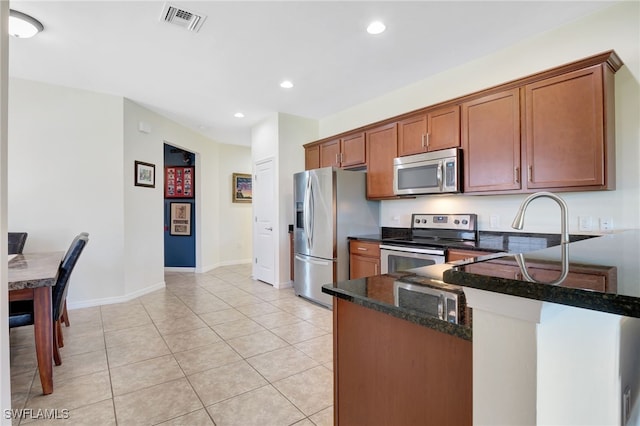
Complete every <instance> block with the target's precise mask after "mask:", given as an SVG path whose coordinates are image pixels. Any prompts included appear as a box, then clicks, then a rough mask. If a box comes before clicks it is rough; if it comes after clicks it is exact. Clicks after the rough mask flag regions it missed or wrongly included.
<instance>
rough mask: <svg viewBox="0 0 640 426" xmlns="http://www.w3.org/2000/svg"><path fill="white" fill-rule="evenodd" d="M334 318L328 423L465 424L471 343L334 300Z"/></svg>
mask: <svg viewBox="0 0 640 426" xmlns="http://www.w3.org/2000/svg"><path fill="white" fill-rule="evenodd" d="M333 320H334V321H333V324H334V332H333V340H334V343H333V350H334V363H333V366H334V392H335V394H334V420H335V421H334V424H335V425H339V426H350V425H367V426H376V425H402V426H412V425H415V426H418V425H420V426H423V425H456V426H465V425H469V426H471V424H472V422H473V420H472V411H473V408H472V405H473V391H472V343H471V342H470V341H467V340H463V339H460V338H457V337H454V336H451V335H449V334H445V333H441V332H439V331H436V330H433V329H431V328H427V327H424V326H420V325H417V324H414V323H412V322H409V321H406V320H402V319H399V318H396V317H393V316H391V315H387V314H385V313H382V312H377V311H374V310H372V309H368V308H365V307H362V306H359V305H356V304H355V303H351V302H348V301H346V300H343V299H340V298H336V299H335V300H334V305H333Z"/></svg>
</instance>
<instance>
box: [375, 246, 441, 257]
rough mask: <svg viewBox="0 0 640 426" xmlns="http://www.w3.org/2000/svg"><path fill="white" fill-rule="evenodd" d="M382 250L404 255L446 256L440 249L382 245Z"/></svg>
mask: <svg viewBox="0 0 640 426" xmlns="http://www.w3.org/2000/svg"><path fill="white" fill-rule="evenodd" d="M380 250H389V251H400V252H403V253H420V254H433V255H436V256H444V250H438V249H427V248H413V247H400V246H387V245H384V244H382V245H380Z"/></svg>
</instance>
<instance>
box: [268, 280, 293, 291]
mask: <svg viewBox="0 0 640 426" xmlns="http://www.w3.org/2000/svg"><path fill="white" fill-rule="evenodd" d="M273 287H275V288H277V289H280V288H291V287H293V281H291V280H289V281H286V282H283V283H278V284H276V285H274V286H273Z"/></svg>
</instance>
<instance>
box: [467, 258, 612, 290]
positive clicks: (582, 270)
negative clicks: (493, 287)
mask: <svg viewBox="0 0 640 426" xmlns="http://www.w3.org/2000/svg"><path fill="white" fill-rule="evenodd" d="M526 266H527V272H528V274H529V276H530V277H531V278H533V279H534V280H535V281H539V282H541V283H550V282H553V281H555V280H557V279H558V278H559V277H560V274H561V267H560V266H559V265H558V263H557V262H544V261H536V262H526ZM465 271H466V272H469V273H472V274H480V275H490V276H494V277H499V278H506V279H510V280H519V281H522V280H525V278H524V275H523V273H522V271H521V270H520V267H519V266H518V265H517V263H516V262H515V261H513V260H509V259H504V260H503V259H496V260H492V261H489V262H479V263H473V264H470V265H466V266H465ZM558 285H559V286H561V287H570V288H579V289H584V290H593V291H599V292H611V291H615V290H616V288H617V269H616V268H615V267H609V266H593V265H581V264H574V263H571V264H569V273H568V275H567V277H566V278H565V279H564V281H562V282H561V283H560V284H558Z"/></svg>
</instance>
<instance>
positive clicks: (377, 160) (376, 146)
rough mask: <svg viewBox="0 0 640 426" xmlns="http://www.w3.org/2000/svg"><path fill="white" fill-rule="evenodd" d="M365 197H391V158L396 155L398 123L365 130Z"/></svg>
mask: <svg viewBox="0 0 640 426" xmlns="http://www.w3.org/2000/svg"><path fill="white" fill-rule="evenodd" d="M365 134H366V141H367V147H366V150H367V198H369V199H376V198H391V197H394V196H395V195H394V193H393V159H394V158H396V157H397V154H398V150H397V146H398V125H397V123H391V124H387V125H384V126H380V127H376V128H374V129H371V130H367V131H366V132H365Z"/></svg>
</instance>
